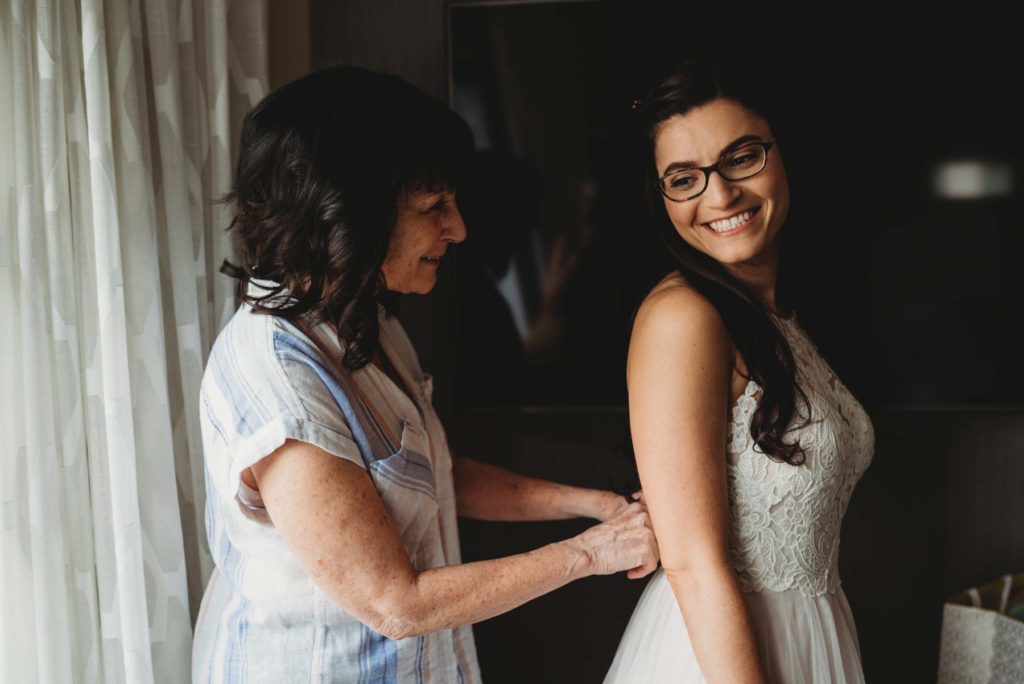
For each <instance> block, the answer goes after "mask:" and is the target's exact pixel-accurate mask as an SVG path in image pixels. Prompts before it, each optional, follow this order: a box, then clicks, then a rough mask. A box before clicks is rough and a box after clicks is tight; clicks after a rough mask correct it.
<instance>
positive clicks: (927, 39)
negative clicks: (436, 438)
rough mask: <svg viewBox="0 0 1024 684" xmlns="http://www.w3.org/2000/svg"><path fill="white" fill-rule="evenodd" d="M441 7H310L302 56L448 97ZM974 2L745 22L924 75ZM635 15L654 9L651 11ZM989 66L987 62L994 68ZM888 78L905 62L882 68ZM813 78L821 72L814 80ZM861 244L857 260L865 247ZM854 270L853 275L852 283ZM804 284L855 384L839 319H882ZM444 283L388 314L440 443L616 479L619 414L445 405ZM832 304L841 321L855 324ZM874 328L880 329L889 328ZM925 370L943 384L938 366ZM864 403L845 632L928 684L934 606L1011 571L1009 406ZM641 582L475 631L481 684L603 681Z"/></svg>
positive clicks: (523, 537) (882, 662) (808, 47)
mask: <svg viewBox="0 0 1024 684" xmlns="http://www.w3.org/2000/svg"><path fill="white" fill-rule="evenodd" d="M445 6H446V3H445V2H442V1H441V0H424V1H423V2H397V1H392V2H384V1H382V0H349V1H348V2H344V3H337V2H328V1H327V0H313V2H311V7H310V11H311V24H312V30H311V40H312V46H313V64H314V66H319V65H324V64H327V63H331V62H346V63H353V64H359V65H362V66H366V67H369V68H374V69H379V70H383V71H390V72H394V73H398V74H400V75H402V76H403V77H405V78H406V79H408V80H409V81H411V82H413V83H414V84H416V85H418V86H419V87H421V88H423V89H424V90H426V91H427V92H430V93H432V94H434V95H436V96H438V97H439V98H442V99H443V98H446V97H447V77H446V58H445V50H446V48H445V40H446V36H445V32H446V18H445ZM645 7H646V6H645ZM972 8H973V11H974V12H976V14H974V15H969V16H964V15H963V13H961V14H959V15H958V16H957V17H956V20H957V24H956V26H953V25H952V24H946V25H945V26H938V25H935V24H934V22H933V20H932V19H930V18H928V17H920V16H918V17H915V18H914V23H913V24H907V25H902V26H897V25H895V24H894V22H893V20H892V17H890V16H889V15H888V13H876V12H869V11H867V10H866V9H865V8H864V7H863V6H862V5H858V6H857V9H858V12H859V14H858V15H857V16H851V17H837V18H836V19H834V20H830V21H826V20H825V19H824V18H820V17H814V16H802V17H800V19H801V25H800V27H797V25H796V24H792V25H791V26H792V28H786V25H785V24H781V23H779V25H775V24H774V23H773V22H768V21H765V18H764V17H757V16H751V17H745V18H744V21H743V22H741V23H742V25H744V26H745V25H756V26H759V27H760V30H761V34H760V35H761V36H762V41H761V42H760V44H759V47H758V49H777V50H789V51H800V52H802V53H803V54H804V55H805V56H806V59H807V60H813V59H815V56H816V54H817V52H816V51H817V49H818V48H817V46H815V45H813V44H811V43H809V42H808V40H809V39H808V35H809V32H811V33H813V35H816V36H818V40H820V41H822V42H825V41H826V40H828V41H835V40H843V41H845V44H847V45H849V57H848V61H847V62H844V64H843V65H842V69H837V70H836V71H835V73H844V74H853V73H855V72H856V71H857V68H858V66H857V65H858V61H857V60H858V59H859V55H863V54H864V51H873V52H877V51H878V50H890V51H891V54H893V55H898V51H899V50H900V49H905V50H906V51H907V53H908V54H910V53H914V54H915V55H916V56H915V57H914V59H913V60H909V61H908V62H906V64H914V65H915V66H914V68H915V69H921V68H927V64H928V62H929V60H928V58H927V55H928V54H929V51H941V53H942V54H943V55H946V56H948V55H949V54H950V51H951V50H952V51H957V50H959V51H961V53H959V54H965V55H966V54H968V53H969V52H970V50H972V47H971V45H970V44H969V43H968V42H967V41H966V40H965V37H969V36H971V35H976V36H979V40H981V39H982V38H983V39H984V40H989V41H994V42H998V41H999V40H1000V37H999V36H997V35H992V34H993V33H995V32H998V28H999V27H1000V26H1001V25H1006V22H1004V21H1002V20H1000V19H999V18H996V17H993V16H985V15H982V14H977V13H980V12H981V11H982V10H981V9H980V8H979V6H977V5H972ZM643 11H646V12H657V10H653V9H650V8H649V7H648V8H647V9H645V10H643ZM650 16H652V17H653V16H656V15H653V14H652V15H650ZM702 18H704V19H707V17H702ZM716 19H717V21H705V22H703V23H702V22H700V21H696V20H695V21H691V22H686V23H679V27H680V28H679V35H680V40H685V39H687V37H688V36H691V35H693V34H695V33H703V34H706V35H707V36H712V34H721V35H725V34H726V33H728V31H729V30H730V27H736V26H737V25H738V24H737V21H736V19H737V18H736V17H732V18H726V17H717V18H716ZM652 20H653V19H652ZM808 24H810V25H811V26H808ZM1010 24H1011V25H1013V23H1012V22H1010ZM840 26H842V28H840ZM839 32H842V33H839ZM1007 44H1008V45H1009V44H1012V43H1009V42H1008V43H1007ZM901 46H902V47H901ZM833 54H835V53H834V52H833ZM922 55H923V56H922ZM751 59H752V60H754V59H756V55H755V54H752V55H751ZM944 63H945V62H944ZM998 67H999V65H998V64H995V63H993V64H992V68H993V69H997V68H998ZM894 68H901V67H900V66H899V64H895V63H894ZM827 72H828V69H827V65H826V67H825V68H824V73H826V76H827ZM920 76H921V74H919V73H918V74H915V73H908V74H907V88H908V89H910V90H912V89H913V87H914V84H915V83H918V82H921V81H922V80H923V81H926V82H929V83H932V84H935V83H942V82H944V78H943V75H942V74H927V75H926V76H927V77H926V78H923V79H922V78H919V77H920ZM966 77H967V78H969V75H967V76H966ZM963 78H965V75H963V74H961V75H958V76H957V77H956V78H950V79H949V88H950V97H951V98H956V97H957V95H956V93H957V92H958V91H957V87H958V86H957V82H958V79H959V80H960V82H961V83H962V82H963V81H962V79H963ZM994 80H995V81H998V79H994ZM1019 85H1020V83H1019V82H1013V83H1007V84H1006V87H1007V88H1013V89H1015V90H1018V91H1019ZM811 86H812V87H813V84H811ZM874 96H875V94H874V93H872V92H871V91H870V89H869V83H865V82H862V83H859V85H858V88H857V90H856V91H855V92H851V98H854V99H856V100H858V102H859V107H858V110H857V111H858V112H860V113H862V114H863V113H864V112H867V111H869V110H870V109H871V108H872V107H874V108H877V109H878V111H880V112H883V113H882V114H880V115H881V116H884V108H885V107H886V106H887V103H886V102H884V101H875V102H872V97H874ZM993 97H994V98H996V100H997V101H998V98H999V97H1001V96H1000V95H999V94H998V93H993ZM978 106H985V103H984V102H979V103H978ZM936 115H937V116H939V115H941V112H937V114H936ZM858 125H859V122H858V120H857V119H855V118H850V119H845V118H843V116H842V115H841V113H839V115H837V116H836V126H837V127H839V128H841V129H842V128H851V127H853V128H855V127H857V126H858ZM901 125H908V124H907V122H903V123H902V124H901ZM950 125H951V126H955V122H951V124H950ZM937 128H941V126H937ZM898 155H899V151H898V150H894V152H893V155H892V157H891V158H886V159H879V160H878V164H880V165H887V164H892V163H894V160H896V159H898ZM885 168H886V169H887V170H886V171H885V173H887V174H890V175H889V176H887V178H890V179H895V178H898V175H897V174H898V170H897V169H895V168H893V169H890V168H889V167H885ZM835 190H836V193H835V198H836V202H837V203H842V205H843V206H844V207H850V206H852V207H853V210H855V209H856V207H857V202H859V201H860V200H859V199H858V194H857V193H856V192H852V191H851V189H849V188H837V189H835ZM851 203H852V205H851ZM865 233H866V234H870V233H871V231H866V232H865ZM848 237H849V236H848ZM865 239H866V238H865ZM853 240H854V241H856V236H854V238H853ZM818 244H820V246H821V249H822V250H823V251H822V254H821V255H820V258H821V261H820V262H819V263H818V264H817V265H816V266H815V267H814V269H813V270H814V273H815V277H816V278H817V277H821V278H827V277H829V269H828V268H825V267H823V266H822V264H827V263H828V259H829V256H830V253H829V252H828V251H827V250H828V245H827V244H824V243H818ZM844 244H845V243H844ZM833 249H837V248H833ZM861 251H862V252H864V253H866V252H868V251H869V250H868V249H867V246H866V245H862V246H861ZM835 277H837V278H838V277H840V276H835ZM860 277H861V278H862V280H863V281H866V280H867V275H866V274H864V273H861V274H860ZM814 286H815V290H816V292H817V293H818V295H817V296H818V297H819V299H816V300H813V299H812V300H809V301H810V302H812V303H811V304H810V305H809V306H812V307H813V308H812V309H811V310H806V309H804V310H801V312H800V313H801V320H802V321H803V322H805V323H806V324H807V325H808V328H809V329H810V331H811V333H812V334H814V333H815V332H817V331H821V334H820V335H819V336H816V337H817V338H818V340H819V342H820V344H819V348H820V350H821V351H822V353H823V354H824V355H825V356H826V357H827V358H829V360H830V362H832V363H833V365H834V367H835V368H836V369H837V371H838V372H839V374H840V375H841V376H842V377H843V378H844V381H845V382H846V384H848V385H849V386H850V387H852V388H853V389H854V391H855V392H856V390H857V386H858V384H861V383H860V378H859V377H858V375H859V374H861V373H863V372H866V370H865V369H866V368H868V367H870V366H871V365H872V361H871V359H870V358H865V356H864V355H863V354H860V355H858V353H857V349H856V348H853V349H851V348H850V346H849V345H846V344H844V340H845V339H847V338H848V337H849V336H850V335H853V336H854V337H856V335H857V334H860V335H863V331H860V332H857V333H855V332H854V331H851V330H850V328H851V327H853V326H856V327H861V326H870V325H877V324H878V321H876V320H874V319H872V318H871V316H872V313H871V312H872V310H873V307H872V306H869V305H868V303H867V302H866V301H864V300H863V297H862V298H861V299H860V301H857V298H858V294H857V292H856V291H854V292H850V291H847V290H844V289H843V287H844V284H843V283H841V282H840V283H837V282H830V281H827V280H822V281H821V282H816V283H814ZM454 288H455V283H454V278H453V274H452V272H451V268H450V265H449V267H448V268H442V271H441V273H440V279H439V283H438V287H437V288H436V289H435V291H434V292H433V293H432V294H431V295H429V296H427V297H409V298H407V299H406V300H405V301H403V305H402V319H403V321H404V323H405V324H406V327H407V329H408V331H409V333H410V335H411V336H412V338H413V339H414V341H415V343H416V345H417V349H418V351H419V354H420V358H421V360H422V362H423V365H424V367H425V368H426V369H427V370H428V371H430V372H431V373H433V374H434V376H435V378H436V380H435V388H436V389H435V401H436V404H437V407H438V410H439V412H440V413H441V415H442V418H443V419H444V420H445V424H446V426H447V429H448V433H449V437H450V442H451V443H452V445H453V448H454V449H455V450H456V451H457V452H458V453H461V454H465V455H467V456H473V457H477V458H481V459H483V460H489V461H492V462H495V463H499V464H501V465H505V466H507V467H510V468H513V469H517V470H520V471H522V472H526V473H529V474H534V475H540V476H545V477H549V478H551V479H556V480H561V481H564V482H570V483H574V484H582V485H588V486H600V487H609V486H612V485H616V484H620V483H622V482H623V481H624V479H625V478H626V476H627V474H628V473H627V472H626V471H627V470H628V467H627V466H628V464H624V461H623V458H624V456H623V454H624V451H623V449H622V444H623V440H624V439H625V437H626V427H627V418H626V415H625V411H624V410H623V409H612V410H607V411H565V412H546V413H515V412H511V413H510V412H505V413H500V412H494V413H488V414H480V413H464V412H458V411H456V410H455V402H454V398H453V394H452V384H453V383H452V382H451V380H452V377H453V368H454V363H455V361H454V359H455V354H456V350H455V348H454V344H453V327H454V320H455V311H454V304H453V303H454V301H455V299H456V297H455V289H454ZM834 292H841V293H843V294H842V295H841V296H840V301H841V302H842V306H834V305H833V304H832V303H831V302H832V301H833V300H830V299H829V298H828V297H827V296H826V295H827V294H828V293H834ZM866 296H867V295H866V294H865V295H864V297H866ZM923 296H926V295H923ZM843 298H845V299H843ZM845 311H851V312H853V316H852V318H847V317H846V316H845V314H844V312H845ZM874 334H876V335H879V334H880V335H884V334H885V330H884V329H882V330H880V331H876V332H875V333H874ZM1012 361H1013V359H1008V363H1012ZM948 363H949V364H951V365H955V364H956V363H957V360H956V359H948ZM935 372H936V374H937V376H939V377H941V375H942V373H943V368H942V367H941V366H940V367H937V368H936V369H935ZM877 399H878V401H875V402H873V405H872V406H869V409H870V411H871V414H872V419H873V421H874V424H875V428H876V453H875V456H874V460H873V463H872V465H871V467H870V468H869V470H868V471H867V473H866V474H865V476H864V478H863V480H862V481H861V483H860V484H859V486H858V488H857V489H856V491H855V493H854V496H853V500H852V502H851V505H850V510H849V512H848V514H847V518H846V521H845V524H844V528H843V538H842V544H841V549H842V551H841V558H840V565H841V576H842V578H843V586H844V589H845V591H846V593H847V596H848V598H849V600H850V604H851V607H852V609H853V614H854V616H855V619H856V622H857V629H858V634H859V637H860V642H861V648H862V653H863V659H864V666H865V671H866V676H867V680H868V681H871V682H924V681H934V678H935V671H936V666H937V660H938V646H939V630H940V626H941V612H942V602H943V600H944V598H945V597H946V596H948V595H950V594H953V593H955V592H958V591H960V590H962V589H964V588H966V587H968V586H972V585H975V584H979V583H982V582H985V581H988V580H991V579H994V578H996V577H997V576H999V575H1001V574H1003V573H1007V572H1014V571H1020V570H1022V569H1024V418H1022V411H1021V409H1022V405H1021V404H1017V405H1014V406H997V407H984V406H974V407H965V408H961V409H957V408H946V409H943V410H900V409H884V408H881V407H883V406H884V405H885V402H884V399H885V398H884V397H878V398H877ZM584 526H585V525H584V523H581V522H566V523H543V524H536V523H534V524H498V523H475V522H465V523H464V524H463V526H462V528H461V529H462V535H463V547H464V557H465V558H466V559H467V560H475V559H481V558H490V557H496V556H502V555H508V554H511V553H516V552H519V551H524V550H527V549H529V548H534V547H536V546H539V545H542V544H544V543H546V542H548V541H553V540H556V539H560V538H564V537H566V536H569V535H571V534H575V533H576V532H578V531H580V530H581V529H583V527H584ZM642 589H643V581H641V582H630V581H629V580H626V579H625V578H623V577H606V578H590V579H588V580H584V581H581V582H577V583H575V584H573V585H571V586H569V587H566V588H564V589H562V590H560V591H558V592H555V593H554V594H552V595H549V596H546V597H543V598H541V599H539V600H537V601H535V602H533V603H531V604H528V605H527V606H524V607H522V608H520V609H518V610H516V611H513V612H511V613H509V614H507V615H505V616H501V617H499V618H495V619H493V620H489V621H487V622H484V623H481V624H479V625H477V626H476V627H475V632H476V635H477V641H478V649H479V654H480V660H481V666H482V668H483V671H484V676H485V678H486V680H487V681H488V682H505V681H508V682H513V681H515V682H522V681H531V682H541V681H551V682H556V681H558V682H564V681H573V682H577V681H578V682H598V681H600V680H601V678H602V676H603V674H604V672H605V670H606V669H607V667H608V664H609V663H610V661H611V658H612V655H613V653H614V650H615V647H616V645H617V643H618V639H619V637H620V636H621V633H622V631H623V629H624V628H625V625H626V622H627V621H628V619H629V615H630V613H631V611H632V607H633V605H634V604H635V602H636V599H637V598H638V596H639V593H640V591H642Z"/></svg>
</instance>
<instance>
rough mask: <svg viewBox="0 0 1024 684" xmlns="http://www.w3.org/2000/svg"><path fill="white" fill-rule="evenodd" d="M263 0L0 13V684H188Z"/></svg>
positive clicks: (258, 92)
mask: <svg viewBox="0 0 1024 684" xmlns="http://www.w3.org/2000/svg"><path fill="white" fill-rule="evenodd" d="M266 33H267V27H266V0H256V1H253V0H235V1H234V2H233V3H232V2H230V0H35V2H33V0H10V1H9V2H3V3H0V436H2V439H3V443H2V446H0V681H2V682H12V683H13V682H62V683H63V682H101V681H102V682H131V683H132V684H135V683H137V682H154V681H156V682H185V681H188V679H189V670H190V653H191V637H192V624H193V619H194V617H195V613H196V610H197V608H198V605H199V601H200V598H201V596H202V591H203V588H204V585H205V581H206V578H207V577H208V576H209V573H210V571H211V569H212V568H211V562H210V557H209V554H208V551H207V549H206V539H205V532H204V527H203V519H204V516H203V507H204V504H205V502H204V500H203V498H204V487H203V475H202V473H203V467H202V444H201V440H200V434H199V421H198V403H197V402H198V396H199V382H200V378H201V375H202V371H203V367H204V364H205V360H206V357H207V354H208V352H209V349H210V346H211V344H212V342H213V339H214V338H215V336H216V334H217V332H218V331H219V330H220V328H221V326H222V325H223V324H224V323H225V322H226V321H227V319H228V317H229V316H230V315H231V313H232V312H233V311H234V309H235V301H234V294H233V292H232V291H231V286H230V283H229V281H228V279H227V278H226V277H223V276H221V275H220V274H218V273H217V267H218V266H219V265H220V262H221V260H222V259H223V258H224V257H225V256H227V255H228V250H229V244H228V241H227V239H226V236H225V233H224V228H225V227H226V226H227V224H228V218H229V217H228V214H227V208H226V207H224V206H223V205H219V204H216V203H215V202H214V200H216V199H217V198H218V197H220V196H222V195H223V194H224V193H225V192H226V191H227V190H228V189H229V186H230V179H231V173H232V169H233V159H234V151H235V150H234V149H233V148H234V146H235V145H236V144H237V136H238V129H239V124H240V122H241V118H242V116H243V115H244V114H245V112H246V111H247V110H248V109H249V108H250V107H251V106H252V105H253V104H255V103H256V102H257V101H258V100H259V98H260V97H262V95H263V94H264V92H265V90H266V82H267V78H266V74H267V65H266V56H267V41H266Z"/></svg>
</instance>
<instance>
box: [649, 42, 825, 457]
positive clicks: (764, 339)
mask: <svg viewBox="0 0 1024 684" xmlns="http://www.w3.org/2000/svg"><path fill="white" fill-rule="evenodd" d="M762 78H763V77H762V76H761V75H760V74H757V75H755V76H750V75H749V68H748V69H731V68H730V65H729V64H728V63H724V62H721V61H715V60H710V59H699V60H689V61H686V62H682V63H680V64H677V65H676V66H675V67H673V68H672V69H671V70H670V71H669V72H668V73H667V74H665V75H664V76H663V77H662V78H661V79H660V80H659V81H658V82H657V83H656V84H655V85H654V86H653V87H651V89H650V90H649V91H648V92H647V93H646V95H644V96H643V97H641V98H640V99H639V100H637V101H636V102H635V103H634V114H635V117H636V121H637V124H638V126H639V129H640V131H641V135H643V136H644V138H645V139H646V140H645V141H644V143H643V147H644V155H643V160H644V161H643V163H644V165H645V168H646V171H645V174H646V175H645V182H646V186H647V190H646V195H647V201H648V206H649V208H650V210H651V215H652V217H653V219H654V223H655V226H656V229H657V232H658V235H659V237H660V238H661V241H662V243H663V244H664V245H665V247H666V248H667V249H668V252H669V255H670V256H671V257H672V260H673V262H674V265H675V268H676V269H677V270H678V272H679V273H680V275H682V276H683V277H684V278H685V279H686V280H687V282H688V283H689V284H690V285H691V286H693V287H694V289H696V290H697V291H698V292H700V293H701V294H702V295H703V296H704V297H706V298H707V299H708V301H710V302H711V303H712V304H713V305H714V306H715V307H716V308H717V309H718V311H719V313H720V314H721V316H722V320H723V322H724V324H725V326H726V328H727V329H728V331H729V334H730V335H731V337H732V339H733V341H734V342H735V344H736V346H737V347H738V349H739V351H740V353H741V354H742V355H743V359H744V360H745V361H746V365H747V373H748V375H747V376H746V377H747V378H748V379H753V380H755V381H756V382H757V383H758V384H759V385H760V386H761V388H762V396H761V399H760V401H759V402H758V406H757V409H756V411H755V412H754V415H753V418H752V419H751V426H750V431H751V435H752V436H753V439H754V443H755V446H756V447H757V448H759V450H761V451H762V452H764V453H765V454H766V455H767V456H768V457H769V458H771V459H773V460H775V461H785V462H786V463H789V464H790V465H800V464H802V463H803V462H804V459H805V456H806V455H805V453H804V450H803V448H802V447H801V446H800V444H799V443H794V444H788V443H786V442H783V440H782V437H783V434H784V433H785V432H786V431H787V427H788V426H789V422H790V420H791V418H792V417H793V414H794V411H795V404H796V398H795V392H799V393H800V395H801V396H802V397H803V399H804V405H805V406H806V407H807V410H808V415H807V416H806V421H807V422H805V423H803V425H807V424H808V423H809V421H810V419H811V416H810V413H809V411H810V404H809V403H807V395H806V394H805V393H804V391H803V389H801V388H800V386H799V385H798V384H797V382H796V364H795V361H794V358H793V352H792V350H791V349H790V346H789V343H788V342H787V340H786V338H785V336H784V335H783V334H782V333H781V331H780V330H779V329H778V327H777V325H776V324H775V322H774V321H773V320H772V318H771V316H770V314H769V311H768V310H767V308H766V307H765V306H764V305H763V304H762V303H761V302H760V301H758V299H757V298H756V297H754V296H753V295H752V293H751V292H750V290H749V289H748V288H747V287H746V285H744V284H743V283H742V282H740V281H739V280H737V279H736V278H734V277H733V276H732V275H731V274H730V273H729V272H728V270H726V269H725V268H724V267H723V266H722V264H721V263H719V262H718V261H717V260H716V259H714V258H712V257H710V256H708V255H707V254H704V253H703V252H701V251H700V250H698V249H696V248H694V247H693V246H691V245H690V244H689V243H688V242H686V240H684V239H683V238H682V237H681V236H680V235H679V233H678V232H677V231H676V229H675V226H674V225H673V224H672V221H671V220H670V219H669V217H668V214H667V213H666V211H665V207H664V204H663V201H662V198H661V194H660V192H659V191H658V189H657V187H656V185H655V183H656V181H657V177H658V176H657V169H656V168H655V164H654V143H655V140H656V136H657V131H658V126H659V125H660V124H661V123H662V122H664V121H666V120H667V119H669V118H671V117H672V116H675V115H677V114H686V113H687V112H689V111H690V110H692V109H694V108H696V107H699V106H701V105H703V104H706V103H708V102H711V101H712V100H715V99H718V98H725V99H729V100H732V101H734V102H736V103H738V104H740V105H742V106H743V107H745V108H746V109H748V110H749V111H751V112H753V113H754V114H755V115H757V116H759V117H761V118H762V119H764V120H765V121H768V122H772V121H774V119H775V117H773V116H772V113H773V110H772V109H771V100H770V98H767V97H766V95H767V90H768V88H769V87H770V86H769V84H767V83H766V82H765V81H763V80H761V79H762ZM779 130H780V129H779V128H778V127H774V130H773V133H774V134H775V135H776V138H777V139H778V138H781V137H783V136H782V135H780V133H779ZM778 299H779V301H780V302H784V303H785V302H786V299H787V298H786V296H785V292H784V291H783V289H781V288H780V289H779V292H778ZM800 427H802V425H801V426H800Z"/></svg>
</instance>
